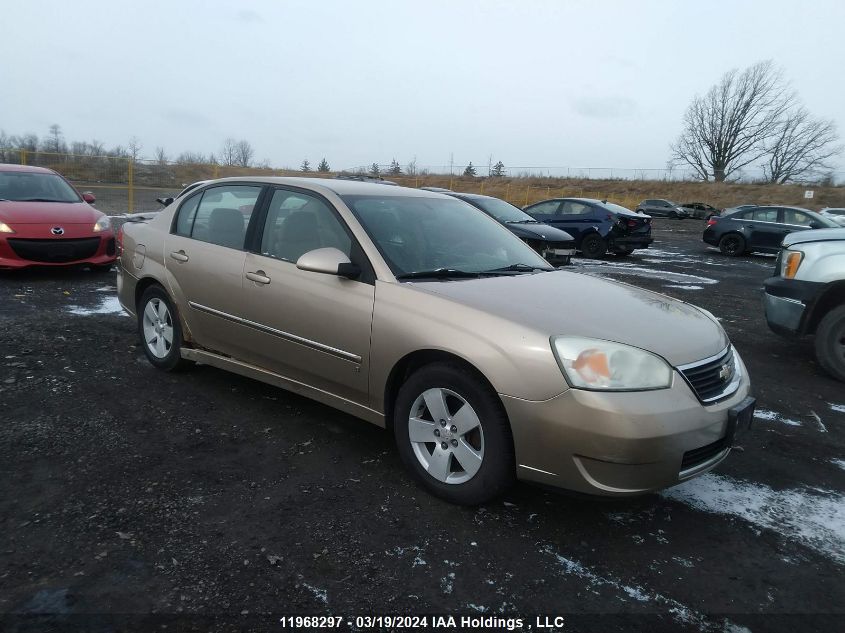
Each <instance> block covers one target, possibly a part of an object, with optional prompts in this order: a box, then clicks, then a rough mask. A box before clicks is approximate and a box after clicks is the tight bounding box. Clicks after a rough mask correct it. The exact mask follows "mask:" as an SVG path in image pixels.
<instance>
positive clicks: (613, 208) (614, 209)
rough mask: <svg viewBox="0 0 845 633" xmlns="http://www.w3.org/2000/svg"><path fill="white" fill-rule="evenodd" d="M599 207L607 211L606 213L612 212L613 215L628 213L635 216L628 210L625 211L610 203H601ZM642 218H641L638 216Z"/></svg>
mask: <svg viewBox="0 0 845 633" xmlns="http://www.w3.org/2000/svg"><path fill="white" fill-rule="evenodd" d="M601 206H602V207H604V208H605V209H607V210H608V211H612V212H613V213H629V214H632V215H635V214H634V212H633V211H631V210H630V209H626V208H625V207H623V206H622V205H619V204H614V203H612V202H602V203H601ZM640 217H642V216H640Z"/></svg>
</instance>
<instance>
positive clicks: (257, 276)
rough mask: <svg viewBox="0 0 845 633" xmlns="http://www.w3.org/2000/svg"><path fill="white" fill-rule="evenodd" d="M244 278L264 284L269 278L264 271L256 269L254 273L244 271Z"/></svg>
mask: <svg viewBox="0 0 845 633" xmlns="http://www.w3.org/2000/svg"><path fill="white" fill-rule="evenodd" d="M246 278H247V279H249V280H250V281H254V282H255V283H257V284H265V285H266V284H269V283H270V278H269V277H268V276H267V273H265V272H264V271H263V270H256V271H255V272H254V273H253V272H248V273H246Z"/></svg>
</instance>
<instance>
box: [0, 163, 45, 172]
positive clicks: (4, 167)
mask: <svg viewBox="0 0 845 633" xmlns="http://www.w3.org/2000/svg"><path fill="white" fill-rule="evenodd" d="M0 171H19V172H28V173H31V174H55V173H56V172H55V171H54V170H52V169H47V168H46V167H36V166H35V165H12V164H10V163H0Z"/></svg>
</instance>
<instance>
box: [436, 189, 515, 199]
mask: <svg viewBox="0 0 845 633" xmlns="http://www.w3.org/2000/svg"><path fill="white" fill-rule="evenodd" d="M429 191H434V190H433V189H429ZM444 193H446V192H444ZM446 195H449V196H453V197H455V198H469V199H470V200H480V199H486V200H499V199H500V198H496V197H495V196H485V195H484V194H483V193H464V192H462V191H450V192H449V193H448V194H446Z"/></svg>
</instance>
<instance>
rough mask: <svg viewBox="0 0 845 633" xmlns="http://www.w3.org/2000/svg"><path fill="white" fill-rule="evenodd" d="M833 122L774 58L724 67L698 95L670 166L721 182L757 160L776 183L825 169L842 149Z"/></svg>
mask: <svg viewBox="0 0 845 633" xmlns="http://www.w3.org/2000/svg"><path fill="white" fill-rule="evenodd" d="M838 141H839V135H838V133H837V130H836V124H835V123H834V122H833V121H832V120H829V119H822V118H816V117H814V116H812V115H811V114H810V112H809V111H808V110H807V108H806V107H804V105H803V104H802V103H801V101H800V99H799V97H798V94H797V93H796V92H795V91H794V90H792V89H791V88H790V86H789V84H788V82H787V81H786V80H785V79H784V76H783V72H782V71H781V70H780V69H779V68H777V67H776V66H775V65H774V64H773V63H772V62H771V61H763V62H758V63H756V64H754V65H752V66H749V67H748V68H746V69H744V70H742V71H740V70H738V69H734V70H731V71H728V72H727V73H725V74H724V75H723V76H722V78H721V80H720V81H719V82H718V83H717V84H715V85H713V86H711V87H710V89H709V90H708V91H707V92H706V93H705V94H704V95H697V96H696V97H695V98H693V100H692V102H691V103H690V105H689V107H688V108H687V110H686V112H685V114H684V118H683V129H682V131H681V134H680V136H679V137H678V139H677V141H675V143H673V144H672V145H671V152H672V155H671V158H670V160H669V164H670V166H673V165H676V164H685V165H688V166H690V167H692V169H693V171H694V172H695V174H696V175H697V176H698V178H699V179H700V180H704V181H708V180H713V181H716V182H723V181H726V180H729V179H730V178H731V176H732V175H735V174H736V173H737V172H738V171H739V170H741V169H742V168H743V167H746V166H749V165H752V164H757V165H759V166H760V168H761V169H762V171H763V175H764V178H765V179H766V181H768V182H772V183H785V182H789V181H798V180H810V179H813V178H819V177H824V175H825V172H828V173H829V172H830V171H831V170H832V169H833V167H832V165H831V164H830V160H831V159H832V158H834V157H835V156H837V155H838V154H840V153H841V152H842V149H843V148H842V145H840V144H838Z"/></svg>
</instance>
